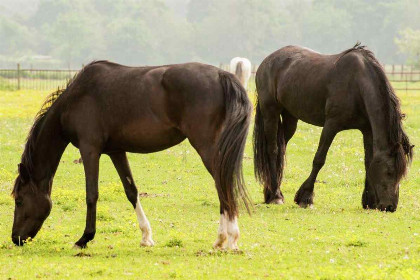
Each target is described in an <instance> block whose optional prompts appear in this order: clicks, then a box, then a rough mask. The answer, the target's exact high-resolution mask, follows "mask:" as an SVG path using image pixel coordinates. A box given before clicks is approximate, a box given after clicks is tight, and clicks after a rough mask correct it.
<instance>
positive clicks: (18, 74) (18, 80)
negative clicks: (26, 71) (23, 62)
mask: <svg viewBox="0 0 420 280" xmlns="http://www.w3.org/2000/svg"><path fill="white" fill-rule="evenodd" d="M17 89H18V90H20V63H18V64H17Z"/></svg>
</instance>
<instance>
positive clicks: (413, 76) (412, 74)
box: [219, 63, 420, 91]
mask: <svg viewBox="0 0 420 280" xmlns="http://www.w3.org/2000/svg"><path fill="white" fill-rule="evenodd" d="M219 67H220V68H221V69H223V70H226V71H229V67H230V66H229V64H223V63H221V64H220V65H219ZM384 69H385V73H386V75H387V77H388V79H389V81H390V82H392V83H393V86H394V89H395V90H405V91H410V90H416V91H420V87H419V86H420V85H419V84H416V83H417V82H420V71H419V70H416V69H415V68H414V67H413V66H411V65H384ZM257 70H258V65H253V67H252V71H251V79H255V74H256V73H257Z"/></svg>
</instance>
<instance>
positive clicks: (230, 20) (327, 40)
mask: <svg viewBox="0 0 420 280" xmlns="http://www.w3.org/2000/svg"><path fill="white" fill-rule="evenodd" d="M419 14H420V1H419V0H376V1H374V0H352V1H349V0H212V1H207V0H0V68H8V67H13V68H16V64H17V63H20V65H21V67H24V68H30V67H35V68H40V69H49V68H53V69H79V68H80V67H81V65H82V64H86V63H88V62H90V61H91V60H99V59H107V60H111V61H116V62H119V63H122V64H128V65H156V64H169V63H179V62H187V61H199V62H205V63H210V64H214V65H220V63H227V62H229V61H230V59H231V58H232V57H235V56H242V57H247V58H249V59H250V60H251V62H252V63H253V64H258V63H260V62H261V60H262V59H263V58H264V57H265V56H267V55H268V54H270V53H271V52H273V51H274V50H277V49H279V48H280V47H283V46H285V45H289V44H296V45H302V46H306V47H309V48H311V49H314V50H316V51H319V52H322V53H336V52H339V51H341V50H344V49H347V48H350V47H352V46H353V45H354V44H355V43H356V41H361V42H362V44H364V45H367V46H368V47H369V48H370V49H371V50H373V51H374V52H375V54H376V56H377V57H378V58H379V60H380V61H381V62H382V63H384V64H407V65H416V66H419V65H420V63H419V61H420V15H419Z"/></svg>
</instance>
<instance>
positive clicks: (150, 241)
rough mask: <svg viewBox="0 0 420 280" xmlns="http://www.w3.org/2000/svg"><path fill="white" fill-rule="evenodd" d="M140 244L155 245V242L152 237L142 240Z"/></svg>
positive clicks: (145, 245)
mask: <svg viewBox="0 0 420 280" xmlns="http://www.w3.org/2000/svg"><path fill="white" fill-rule="evenodd" d="M140 246H142V247H153V246H155V242H154V241H153V240H152V239H148V240H142V241H141V242H140Z"/></svg>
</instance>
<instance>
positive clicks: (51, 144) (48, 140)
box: [32, 110, 69, 191]
mask: <svg viewBox="0 0 420 280" xmlns="http://www.w3.org/2000/svg"><path fill="white" fill-rule="evenodd" d="M68 143H69V142H68V141H66V140H64V139H63V137H62V136H61V125H60V116H59V114H58V113H57V112H56V110H55V111H54V110H52V111H51V112H48V113H47V115H46V117H45V120H44V122H43V123H42V127H41V128H40V131H39V134H38V137H37V139H36V142H35V145H34V150H33V155H32V160H33V174H32V179H33V180H34V181H35V183H36V185H38V186H39V187H42V188H47V190H48V191H50V190H51V189H50V188H51V184H52V179H53V178H54V175H55V172H56V170H57V167H58V164H59V162H60V159H61V156H62V154H63V152H64V150H65V148H66V147H67V145H68Z"/></svg>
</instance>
